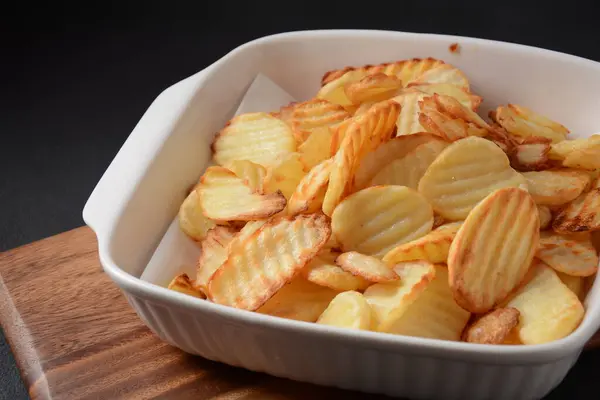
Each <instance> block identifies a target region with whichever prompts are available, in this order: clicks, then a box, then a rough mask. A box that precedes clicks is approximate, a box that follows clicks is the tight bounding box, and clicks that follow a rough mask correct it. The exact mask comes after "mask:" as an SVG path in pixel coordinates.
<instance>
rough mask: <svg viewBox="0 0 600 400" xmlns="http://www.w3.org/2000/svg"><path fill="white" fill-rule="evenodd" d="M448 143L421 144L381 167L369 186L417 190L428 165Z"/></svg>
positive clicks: (430, 142) (432, 141)
mask: <svg viewBox="0 0 600 400" xmlns="http://www.w3.org/2000/svg"><path fill="white" fill-rule="evenodd" d="M448 144H449V143H448V142H446V141H445V140H441V139H433V140H431V141H429V142H427V143H423V144H421V145H420V146H418V147H417V148H416V149H414V150H413V151H411V152H410V153H408V154H406V155H405V156H404V157H402V158H399V159H396V160H394V161H392V162H391V163H390V164H388V165H387V166H386V167H383V168H382V169H381V170H380V171H379V172H378V173H377V174H376V175H375V176H374V177H373V179H372V180H371V182H370V184H369V186H380V185H400V186H406V187H409V188H411V189H415V190H417V188H418V187H419V181H420V180H421V178H422V177H423V175H425V171H427V168H429V165H431V163H432V162H433V161H434V160H435V159H436V158H437V156H438V155H439V154H440V153H441V152H442V150H444V149H445V148H446V147H448Z"/></svg>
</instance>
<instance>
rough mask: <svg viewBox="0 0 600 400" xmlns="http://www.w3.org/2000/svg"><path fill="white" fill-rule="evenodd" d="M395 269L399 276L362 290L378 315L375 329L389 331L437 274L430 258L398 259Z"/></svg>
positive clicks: (376, 315)
mask: <svg viewBox="0 0 600 400" xmlns="http://www.w3.org/2000/svg"><path fill="white" fill-rule="evenodd" d="M394 271H395V272H396V273H397V274H398V276H399V277H400V279H399V280H395V281H391V282H385V283H376V284H373V285H371V286H369V287H368V288H367V290H365V292H364V293H363V295H364V297H365V299H366V300H367V302H368V303H369V305H370V306H371V309H372V310H373V313H374V315H375V318H376V321H377V322H376V323H375V328H374V329H375V330H376V331H380V332H385V331H387V329H388V328H389V326H390V325H391V324H392V323H393V322H394V321H395V320H397V319H398V318H399V317H400V316H401V315H402V314H403V313H404V312H405V311H406V310H407V309H408V307H409V306H410V305H411V304H412V303H413V302H414V301H415V300H416V299H417V298H418V297H419V296H420V295H421V294H422V293H423V291H424V290H425V289H426V288H427V286H428V285H429V284H430V283H431V281H432V280H433V279H434V277H435V274H436V269H435V267H434V265H433V264H431V263H429V262H427V261H410V262H404V263H399V264H398V265H396V266H395V267H394Z"/></svg>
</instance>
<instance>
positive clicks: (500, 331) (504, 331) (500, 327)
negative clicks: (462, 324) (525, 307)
mask: <svg viewBox="0 0 600 400" xmlns="http://www.w3.org/2000/svg"><path fill="white" fill-rule="evenodd" d="M520 315H521V313H520V312H519V310H517V309H516V308H514V307H506V308H497V309H495V310H493V311H491V312H489V313H488V314H486V315H484V316H482V317H481V318H479V319H478V320H477V321H475V322H474V323H473V324H472V325H470V326H468V327H467V328H466V329H465V330H464V332H463V338H462V340H463V341H465V342H468V343H482V344H502V343H504V342H505V341H506V339H507V338H508V337H509V335H510V333H511V331H512V330H513V329H514V328H515V327H516V326H517V325H518V324H519V317H520Z"/></svg>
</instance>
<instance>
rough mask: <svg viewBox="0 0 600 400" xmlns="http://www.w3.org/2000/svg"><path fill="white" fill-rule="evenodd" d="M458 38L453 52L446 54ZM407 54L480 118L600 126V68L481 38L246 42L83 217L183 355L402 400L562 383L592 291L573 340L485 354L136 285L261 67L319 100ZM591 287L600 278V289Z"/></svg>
mask: <svg viewBox="0 0 600 400" xmlns="http://www.w3.org/2000/svg"><path fill="white" fill-rule="evenodd" d="M454 42H457V43H459V44H460V46H461V52H460V53H459V54H452V53H450V52H449V51H448V46H449V45H450V44H452V43H454ZM412 57H435V58H440V59H443V60H445V61H447V62H449V63H451V64H454V65H456V66H457V67H459V68H460V69H462V70H463V71H464V72H465V73H466V75H467V76H468V77H469V79H470V81H471V82H472V88H473V91H474V92H475V93H477V94H479V95H481V96H483V98H484V99H485V102H484V104H483V106H482V111H483V112H485V109H487V108H490V107H494V106H496V105H498V104H502V103H507V102H513V103H518V104H523V105H527V106H530V107H532V108H534V109H536V110H538V111H540V112H542V113H544V114H546V115H549V116H551V117H553V118H555V119H556V120H558V121H561V122H562V123H564V124H565V125H566V126H568V127H569V128H570V129H571V130H572V132H573V137H578V136H586V135H589V134H591V133H594V132H597V131H600V114H598V110H597V108H598V102H599V99H598V93H600V64H599V63H595V62H592V61H589V60H585V59H582V58H578V57H574V56H570V55H565V54H561V53H556V52H552V51H547V50H542V49H537V48H532V47H526V46H521V45H515V44H508V43H501V42H494V41H488V40H480V39H472V38H464V37H453V36H442V35H429V34H414V33H399V32H384V31H347V30H346V31H305V32H294V33H286V34H280V35H275V36H269V37H266V38H262V39H259V40H255V41H253V42H250V43H248V44H245V45H243V46H241V47H239V48H237V49H235V50H233V51H232V52H230V53H229V54H227V55H226V56H224V57H223V58H221V59H220V60H218V61H217V62H215V63H214V64H213V65H211V66H210V67H209V68H207V69H206V70H204V71H201V72H198V73H197V74H195V75H193V76H191V77H189V78H187V79H185V80H183V81H181V82H179V83H177V84H175V85H174V86H172V87H170V88H169V89H167V90H165V91H164V92H163V93H162V94H160V95H159V96H158V98H157V99H156V100H155V101H154V103H152V105H151V106H150V108H149V109H148V110H147V112H146V113H145V114H144V116H143V117H142V119H141V120H140V122H139V123H138V125H137V126H136V127H135V129H134V130H133V132H132V133H131V135H130V137H129V138H128V139H127V141H126V143H125V144H124V145H123V147H122V149H121V150H120V151H119V153H118V154H117V156H116V157H115V159H114V161H113V162H112V163H111V165H110V166H109V168H108V169H107V171H106V172H105V174H104V176H103V177H102V179H101V180H100V182H99V183H98V185H97V186H96V188H95V190H94V192H93V193H92V195H91V196H90V199H89V200H88V202H87V204H86V206H85V209H84V211H83V216H84V220H85V221H86V223H87V224H88V225H89V226H90V227H91V228H92V229H93V230H94V231H95V232H96V234H97V237H98V244H99V255H100V260H101V263H102V266H103V268H104V270H105V271H106V273H107V274H108V275H109V276H110V277H111V278H112V280H113V281H114V282H115V283H116V284H117V285H118V286H119V287H120V288H121V289H122V291H123V292H124V293H125V295H126V297H127V299H128V300H129V302H130V304H131V306H132V307H133V308H134V309H135V310H136V311H137V313H138V315H139V316H140V318H141V319H142V320H143V321H144V322H145V323H146V324H147V325H148V326H149V327H150V329H152V330H153V331H154V332H155V333H156V334H157V335H158V336H160V337H161V338H162V339H163V340H165V341H167V342H168V343H170V344H172V345H174V346H177V347H179V348H181V349H183V350H184V351H186V352H189V353H193V354H198V355H201V356H203V357H206V358H208V359H211V360H216V361H220V362H223V363H226V364H231V365H235V366H241V367H244V368H247V369H250V370H255V371H263V372H266V373H269V374H272V375H276V376H281V377H287V378H291V379H296V380H301V381H307V382H313V383H317V384H323V385H330V386H337V387H341V388H347V389H355V390H361V391H366V392H376V393H385V394H388V395H393V396H402V397H409V398H428V399H431V398H440V399H442V398H443V399H532V398H540V397H542V396H544V395H545V394H546V393H548V392H549V391H550V390H551V389H552V388H554V387H555V386H556V385H558V384H559V383H560V382H561V380H562V379H563V378H564V376H565V375H566V374H567V372H568V371H569V369H570V368H571V367H572V365H573V364H574V363H575V361H576V360H577V358H578V356H579V354H580V352H581V350H582V348H583V346H584V344H585V342H586V341H587V340H588V339H589V338H590V337H591V336H592V334H593V333H594V332H595V331H596V329H598V327H599V326H600V288H599V285H597V284H596V285H594V287H593V289H592V290H591V292H590V293H589V295H588V297H587V299H586V302H585V304H586V307H587V314H586V317H585V319H584V321H583V322H582V324H581V325H580V327H579V328H578V329H577V330H576V331H575V332H574V333H573V334H571V335H570V336H568V337H566V338H564V339H562V340H559V341H556V342H553V343H548V344H543V345H536V346H508V347H507V346H489V345H487V346H484V345H473V344H466V343H454V342H445V341H438V340H430V339H422V338H415V337H402V336H394V335H387V334H379V333H374V332H364V331H358V332H354V331H350V330H342V329H337V328H332V327H326V326H319V325H316V324H308V323H302V322H296V321H291V320H285V319H279V318H275V317H270V316H265V315H259V314H255V313H250V312H246V311H241V310H236V309H232V308H228V307H224V306H220V305H216V304H211V303H209V302H206V301H202V300H198V299H195V298H192V297H190V296H185V295H182V294H179V293H176V292H173V291H169V290H167V289H165V288H163V287H160V286H157V285H153V284H151V283H148V282H144V281H142V280H140V279H139V278H138V277H139V276H140V274H141V272H142V271H143V269H144V266H145V265H146V263H147V262H148V260H149V259H150V257H151V255H152V253H153V251H154V249H155V247H156V245H157V244H158V241H159V240H160V238H161V237H162V235H163V234H164V232H165V230H166V229H167V227H168V225H169V223H170V222H171V221H172V220H173V218H174V216H175V215H176V213H177V210H178V207H179V205H180V203H181V201H182V200H183V198H184V196H185V192H186V189H187V188H188V187H189V186H190V185H191V184H193V183H194V182H196V180H197V179H198V177H199V174H200V173H201V171H202V170H203V168H204V166H205V165H206V163H207V162H208V160H209V158H210V150H209V145H210V142H211V139H212V136H213V134H214V132H216V131H217V130H219V129H220V128H221V127H222V126H223V125H224V123H225V122H226V121H227V120H228V118H229V117H230V116H231V114H232V113H233V111H234V110H235V109H236V106H237V103H238V102H239V100H240V98H241V96H242V95H243V94H244V92H245V90H246V88H247V87H248V85H249V84H250V82H251V81H252V80H253V79H254V77H255V76H256V74H257V73H259V72H262V73H264V74H266V75H267V76H269V77H270V78H272V79H273V80H274V81H275V82H276V83H277V84H279V85H281V86H282V87H283V88H284V89H285V90H287V91H288V92H289V93H290V94H291V95H292V96H294V97H296V98H298V99H307V98H309V97H311V96H312V95H314V93H316V91H317V89H318V87H319V82H320V78H321V76H322V75H323V73H324V72H325V71H328V70H331V69H334V68H340V67H344V66H347V65H363V64H367V63H370V64H373V63H379V62H386V61H392V60H398V59H406V58H412ZM596 283H597V281H596Z"/></svg>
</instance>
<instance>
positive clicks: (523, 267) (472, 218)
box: [448, 188, 540, 313]
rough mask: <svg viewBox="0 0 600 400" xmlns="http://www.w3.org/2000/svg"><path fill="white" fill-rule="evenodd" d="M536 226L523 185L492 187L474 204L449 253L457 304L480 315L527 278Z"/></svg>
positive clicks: (533, 209)
mask: <svg viewBox="0 0 600 400" xmlns="http://www.w3.org/2000/svg"><path fill="white" fill-rule="evenodd" d="M539 230H540V219H539V215H538V211H537V208H536V206H535V203H534V201H533V199H532V198H531V196H530V195H529V194H528V193H527V192H526V191H524V190H522V189H518V188H503V189H499V190H496V191H494V192H492V193H491V194H490V195H488V196H487V197H486V198H485V199H484V200H483V201H481V202H480V203H479V204H478V205H477V206H475V207H474V208H473V210H472V211H471V212H470V213H469V215H468V216H467V218H466V219H465V222H463V224H462V226H461V227H460V229H459V230H458V232H457V233H456V236H455V237H454V240H453V241H452V244H451V245H450V251H449V254H448V270H449V272H450V286H451V287H452V291H453V292H454V298H455V300H456V302H457V303H458V304H459V305H460V306H461V307H463V308H464V309H465V310H468V311H471V312H473V313H484V312H487V311H489V310H491V309H492V307H494V305H496V304H497V303H498V302H500V301H502V300H503V299H504V298H505V297H506V296H507V295H508V294H509V293H510V292H511V291H512V290H513V289H514V288H515V287H516V286H517V285H519V283H521V281H522V280H523V279H524V278H525V275H526V273H527V271H528V270H529V266H530V265H531V261H532V259H533V256H534V255H535V252H536V250H537V248H538V244H539V237H540V232H539ZM498 249H501V251H499V250H498Z"/></svg>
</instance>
